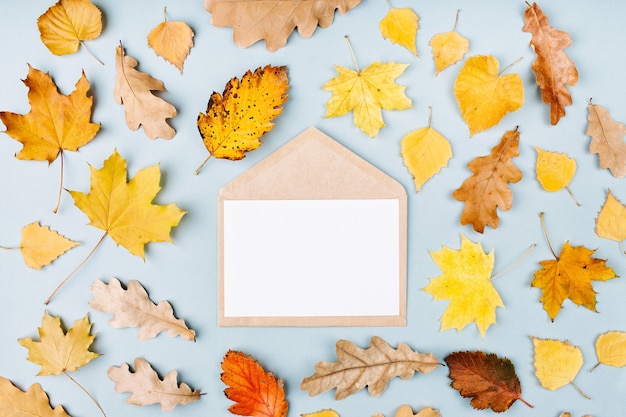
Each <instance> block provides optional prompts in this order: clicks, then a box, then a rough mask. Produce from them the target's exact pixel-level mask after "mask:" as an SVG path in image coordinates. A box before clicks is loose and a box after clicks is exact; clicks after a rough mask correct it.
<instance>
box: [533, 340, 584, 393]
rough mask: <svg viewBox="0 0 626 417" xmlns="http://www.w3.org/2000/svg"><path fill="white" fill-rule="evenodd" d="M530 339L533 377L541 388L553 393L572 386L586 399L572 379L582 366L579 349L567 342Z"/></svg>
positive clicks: (581, 356) (581, 355)
mask: <svg viewBox="0 0 626 417" xmlns="http://www.w3.org/2000/svg"><path fill="white" fill-rule="evenodd" d="M531 339H532V341H533V345H534V348H535V361H534V363H533V365H534V366H535V376H537V379H539V382H540V383H541V386H542V387H544V388H546V389H549V390H550V391H554V390H556V389H559V388H561V387H564V386H565V385H568V384H572V385H573V386H574V387H575V388H576V390H577V391H578V392H579V393H580V394H581V395H583V396H585V397H586V395H585V394H584V393H583V392H582V391H581V390H580V388H578V386H577V385H576V384H575V383H574V378H576V375H578V371H580V368H581V367H582V366H583V354H582V352H581V351H580V348H578V347H577V346H573V345H572V344H570V342H568V341H565V342H562V341H560V340H551V339H539V338H536V337H532V336H531ZM587 398H588V397H587Z"/></svg>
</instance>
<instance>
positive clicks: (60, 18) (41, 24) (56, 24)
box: [37, 0, 102, 55]
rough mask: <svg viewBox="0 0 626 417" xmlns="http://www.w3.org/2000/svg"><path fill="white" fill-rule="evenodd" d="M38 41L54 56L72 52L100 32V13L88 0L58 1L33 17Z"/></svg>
mask: <svg viewBox="0 0 626 417" xmlns="http://www.w3.org/2000/svg"><path fill="white" fill-rule="evenodd" d="M37 27H38V28H39V34H40V36H41V41H42V42H43V43H44V45H46V47H47V48H48V49H49V50H50V52H52V53H53V54H55V55H66V54H73V53H74V52H76V51H78V48H79V46H80V45H81V44H82V45H83V46H84V43H83V42H84V41H92V40H94V39H96V38H97V37H98V36H100V33H101V32H102V13H101V12H100V9H98V8H97V7H96V6H95V5H94V4H93V3H92V2H91V1H89V0H59V1H58V2H57V3H56V4H55V5H54V6H52V7H50V8H49V9H48V10H46V12H45V13H44V14H42V15H41V16H39V19H37Z"/></svg>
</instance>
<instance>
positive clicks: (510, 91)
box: [454, 55, 524, 137]
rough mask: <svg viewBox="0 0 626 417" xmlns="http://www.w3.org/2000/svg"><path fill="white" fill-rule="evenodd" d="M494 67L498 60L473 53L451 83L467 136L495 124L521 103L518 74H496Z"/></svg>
mask: <svg viewBox="0 0 626 417" xmlns="http://www.w3.org/2000/svg"><path fill="white" fill-rule="evenodd" d="M498 69H499V64H498V60H497V59H496V58H494V57H493V56H490V55H486V56H482V55H478V56H473V57H471V58H469V59H468V60H467V61H466V62H465V65H463V68H461V71H460V72H459V75H458V76H457V78H456V81H455V82H454V95H455V97H456V100H457V102H458V104H459V108H460V109H461V116H462V117H463V120H465V123H467V125H468V127H469V129H470V137H471V136H473V135H474V134H475V133H478V132H482V131H483V130H487V129H489V128H490V127H493V126H495V125H497V124H498V123H499V122H500V120H501V119H502V118H503V117H504V116H505V115H507V114H508V113H510V112H514V111H516V110H518V109H519V108H520V107H522V104H524V86H523V84H522V79H521V78H520V76H519V75H517V74H507V75H499V74H498Z"/></svg>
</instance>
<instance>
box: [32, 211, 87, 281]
mask: <svg viewBox="0 0 626 417" xmlns="http://www.w3.org/2000/svg"><path fill="white" fill-rule="evenodd" d="M79 244H80V243H78V242H74V241H73V240H70V239H67V238H66V237H64V236H62V235H60V234H58V233H57V232H55V231H54V230H51V229H50V227H48V226H42V225H41V224H39V222H34V223H31V224H29V225H26V226H24V228H23V229H22V242H21V243H20V251H21V252H22V256H23V257H24V263H25V264H26V265H27V266H29V267H31V268H34V269H41V268H42V267H44V266H46V265H48V264H50V263H51V262H52V261H54V260H55V259H56V258H58V257H59V256H61V255H62V254H64V253H65V252H67V251H68V250H70V249H72V248H73V247H74V246H76V245H79Z"/></svg>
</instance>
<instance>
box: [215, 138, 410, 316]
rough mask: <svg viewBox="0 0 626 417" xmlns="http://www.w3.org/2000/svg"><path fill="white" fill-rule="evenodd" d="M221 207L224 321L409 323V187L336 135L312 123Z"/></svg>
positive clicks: (229, 188) (226, 192)
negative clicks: (407, 190) (407, 280)
mask: <svg viewBox="0 0 626 417" xmlns="http://www.w3.org/2000/svg"><path fill="white" fill-rule="evenodd" d="M218 205H219V207H218V210H219V212H218V222H219V224H218V238H219V245H218V248H219V249H218V251H219V253H218V259H219V261H218V273H219V284H218V285H219V288H218V294H219V300H218V310H219V311H218V323H219V325H221V326H404V325H406V230H407V195H406V191H405V189H404V187H402V185H400V184H399V183H398V182H397V181H395V180H394V179H392V178H391V177H389V176H387V175H386V174H384V173H383V172H381V171H380V170H378V169H377V168H375V167H374V166H372V165H371V164H369V163H368V162H366V161H365V160H363V159H361V158H360V157H358V156H357V155H355V154H354V153H352V152H351V151H349V150H348V149H346V148H345V147H343V146H342V145H340V144H339V143H337V142H336V141H335V140H333V139H332V138H330V137H328V136H326V135H325V134H324V133H322V132H320V131H319V130H317V129H316V128H313V127H311V128H309V129H307V130H306V131H304V132H303V133H301V134H300V135H298V136H296V137H295V138H294V139H292V140H291V141H290V142H288V143H287V144H285V145H284V146H283V147H281V148H280V149H278V150H277V151H275V152H274V153H272V154H271V155H270V156H268V157H267V158H265V159H264V160H262V161H261V162H259V163H258V164H256V165H255V166H253V167H252V168H250V169H249V170H248V171H246V172H245V173H243V174H242V175H240V176H239V177H238V178H236V179H235V180H233V181H232V182H230V183H229V184H227V185H226V186H224V187H223V188H222V189H221V190H220V192H219V195H218Z"/></svg>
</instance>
